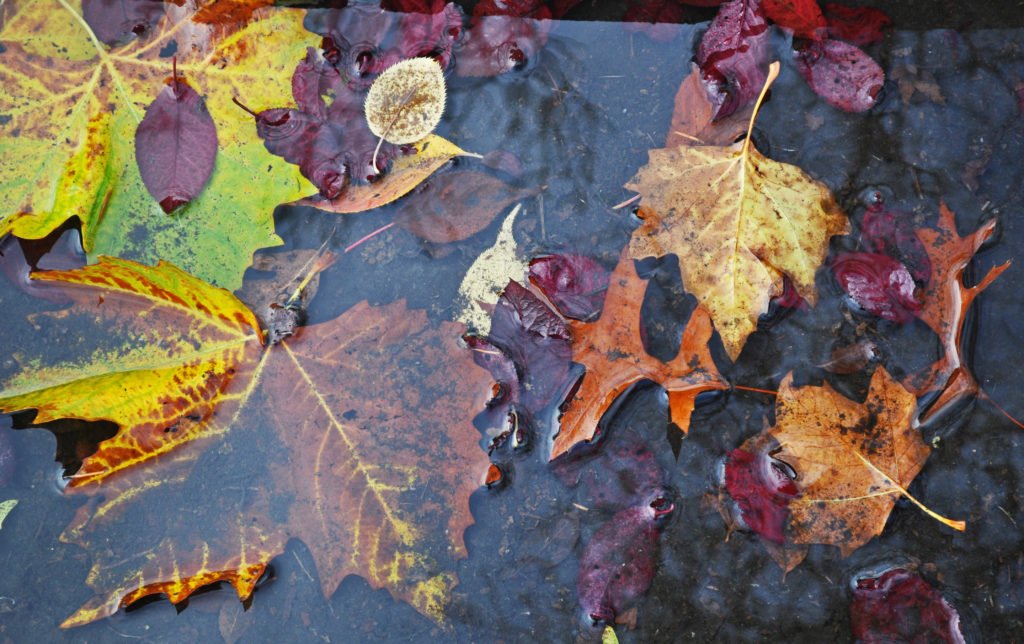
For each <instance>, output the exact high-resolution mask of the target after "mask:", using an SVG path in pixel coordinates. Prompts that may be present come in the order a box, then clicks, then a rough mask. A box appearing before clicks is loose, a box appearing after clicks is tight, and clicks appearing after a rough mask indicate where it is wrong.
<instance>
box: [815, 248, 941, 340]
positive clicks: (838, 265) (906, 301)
mask: <svg viewBox="0 0 1024 644" xmlns="http://www.w3.org/2000/svg"><path fill="white" fill-rule="evenodd" d="M832 272H833V273H834V274H835V276H836V280H838V282H839V285H840V286H841V287H842V288H843V290H844V291H846V293H847V295H849V296H850V299H852V300H853V301H854V302H855V303H857V305H858V306H860V307H861V308H863V309H864V310H866V311H867V312H869V313H871V314H872V315H877V316H878V317H881V318H884V319H886V320H891V321H893V322H897V323H899V324H906V323H907V322H909V321H910V320H912V319H913V318H914V313H915V312H916V311H919V310H920V309H921V302H920V301H919V300H918V299H917V285H916V284H915V283H914V278H913V276H912V275H911V274H910V271H908V270H907V267H906V266H904V265H903V264H901V263H900V262H898V261H896V260H895V259H893V258H891V257H889V256H888V255H880V254H878V253H843V254H841V255H839V256H838V257H836V258H835V260H833V262H832Z"/></svg>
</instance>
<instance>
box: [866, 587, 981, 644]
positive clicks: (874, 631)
mask: <svg viewBox="0 0 1024 644" xmlns="http://www.w3.org/2000/svg"><path fill="white" fill-rule="evenodd" d="M850 624H851V626H852V628H853V636H854V637H855V638H857V640H858V641H859V642H863V643H864V644H882V643H883V642H944V643H946V644H957V643H961V642H964V641H965V640H964V635H963V633H962V632H961V629H960V615H959V614H958V613H957V611H956V609H955V608H953V606H951V605H950V603H949V602H948V601H946V599H945V598H944V597H943V596H942V595H941V594H940V593H939V591H938V590H936V589H935V588H934V587H933V586H932V585H931V584H929V583H928V582H926V581H925V580H924V579H922V578H921V577H920V576H919V575H917V574H915V573H913V572H910V571H908V570H905V569H903V568H895V569H892V570H887V571H886V572H884V573H882V574H881V575H879V576H878V577H869V578H861V579H858V580H857V581H856V586H855V587H854V589H853V601H852V603H851V604H850Z"/></svg>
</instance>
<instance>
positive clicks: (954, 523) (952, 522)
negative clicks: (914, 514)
mask: <svg viewBox="0 0 1024 644" xmlns="http://www.w3.org/2000/svg"><path fill="white" fill-rule="evenodd" d="M853 453H854V454H855V455H856V456H857V458H859V459H860V460H862V461H863V462H864V464H865V465H867V466H868V468H869V469H871V470H873V471H875V472H878V473H879V474H881V475H882V476H883V477H885V480H886V481H888V482H889V484H890V485H892V486H893V487H894V488H896V489H897V490H899V491H900V494H902V495H903V496H905V497H906V498H907V499H908V500H910V502H911V503H913V504H914V505H916V506H917V507H919V508H921V511H922V512H924V513H925V514H927V515H928V516H930V517H931V518H933V519H935V520H936V521H938V522H939V523H941V524H942V525H945V526H949V527H950V528H953V529H954V530H959V531H960V532H963V531H964V530H966V529H967V523H966V522H965V521H958V520H956V519H947V518H946V517H944V516H942V515H941V514H939V513H938V512H935V511H934V510H932V509H931V508H929V507H928V506H927V505H925V504H924V503H921V502H920V501H918V500H917V499H915V498H914V495H912V494H911V493H910V492H908V491H907V489H906V488H905V487H903V486H902V485H900V484H899V483H897V482H896V481H894V480H892V478H891V477H890V476H889V475H888V474H886V473H885V472H883V471H882V470H880V469H878V467H876V466H875V464H874V463H872V462H871V461H869V460H868V459H866V458H864V455H863V454H861V453H860V452H858V451H856V450H854V452H853Z"/></svg>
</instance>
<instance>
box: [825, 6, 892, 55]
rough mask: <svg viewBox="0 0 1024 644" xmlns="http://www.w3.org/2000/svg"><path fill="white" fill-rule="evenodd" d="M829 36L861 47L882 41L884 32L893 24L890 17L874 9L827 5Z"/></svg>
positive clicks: (826, 15)
mask: <svg viewBox="0 0 1024 644" xmlns="http://www.w3.org/2000/svg"><path fill="white" fill-rule="evenodd" d="M825 18H826V19H827V20H828V34H829V35H830V36H832V37H833V38H838V39H839V40H845V41H846V42H850V43H853V44H854V45H858V46H860V47H864V46H866V45H870V44H871V43H873V42H877V41H879V40H881V39H882V35H883V34H882V32H883V31H884V30H885V29H886V28H887V27H889V26H890V25H891V24H892V20H890V19H889V16H887V15H885V12H883V11H882V10H881V9H875V8H874V7H845V6H843V5H841V4H835V3H829V4H827V5H825Z"/></svg>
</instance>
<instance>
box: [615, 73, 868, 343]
mask: <svg viewBox="0 0 1024 644" xmlns="http://www.w3.org/2000/svg"><path fill="white" fill-rule="evenodd" d="M777 75H778V64H777V63H773V66H772V72H771V73H770V74H769V76H768V81H767V82H766V84H765V88H764V90H762V92H761V97H760V98H758V102H757V104H756V105H755V109H754V112H753V114H752V115H751V118H750V125H749V127H748V129H747V132H748V136H747V138H746V139H745V140H744V141H743V142H741V143H736V144H734V145H730V146H727V147H719V146H707V145H683V146H679V147H675V148H661V149H654V150H651V151H650V153H649V155H650V158H649V161H648V163H647V165H646V166H644V167H643V168H641V169H640V171H639V172H638V173H637V175H636V176H635V177H634V178H633V179H632V180H631V181H630V182H629V183H627V184H626V188H628V189H630V190H635V191H636V192H638V193H640V196H641V201H640V203H641V208H640V216H641V218H642V219H643V225H642V226H640V228H638V229H637V230H635V231H634V232H633V238H632V240H631V242H630V253H631V255H632V257H634V258H636V259H640V258H643V257H651V256H655V257H660V256H663V255H667V254H670V253H674V254H675V255H676V256H678V257H679V268H680V271H681V272H682V277H683V285H684V287H685V288H686V290H687V291H689V292H690V293H692V294H694V295H695V296H696V297H697V299H698V300H699V301H700V302H701V304H703V305H704V306H705V308H707V310H708V311H709V312H710V313H711V318H712V319H713V320H714V323H715V327H716V328H717V329H718V332H719V334H721V336H722V341H723V343H724V344H725V348H726V351H728V353H729V355H730V356H731V357H732V358H733V359H735V358H736V357H737V356H738V355H739V353H740V350H741V349H742V348H743V344H744V343H745V342H746V339H747V336H749V335H750V334H751V333H753V332H754V330H755V329H756V328H757V319H758V317H759V316H760V315H761V314H762V313H764V312H765V311H767V310H768V302H769V300H770V299H771V297H772V296H774V295H778V294H780V293H781V292H782V288H783V277H784V276H789V278H790V279H791V280H792V281H793V284H794V285H795V286H796V289H797V292H798V293H799V294H800V295H801V296H802V297H803V298H804V299H806V300H807V301H808V302H810V303H811V304H813V303H814V302H815V301H816V299H817V290H816V289H815V286H814V273H815V271H816V270H817V269H818V266H819V265H820V264H821V262H822V259H824V256H825V253H826V251H827V249H828V240H829V238H830V237H831V236H833V235H838V234H841V233H844V232H846V231H847V230H848V229H849V222H848V221H847V219H846V216H845V215H844V214H843V212H842V210H840V208H839V206H838V205H837V204H836V202H835V199H834V198H833V196H832V194H831V192H830V191H829V189H828V188H827V187H826V186H825V185H824V184H822V183H821V182H819V181H816V180H814V179H812V178H811V177H810V176H808V175H807V174H806V173H804V172H803V171H802V170H801V169H800V168H798V167H796V166H793V165H790V164H787V163H781V162H779V161H774V160H772V159H769V158H768V157H766V156H764V155H763V154H761V153H760V152H758V150H757V148H755V147H754V145H753V144H752V143H751V140H750V136H749V133H750V130H751V129H752V128H753V124H754V120H755V119H756V118H757V112H758V108H759V107H760V104H761V101H762V100H763V98H764V93H765V91H766V90H767V89H768V86H769V85H770V84H771V82H772V81H773V80H774V78H775V77H776V76H777Z"/></svg>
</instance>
